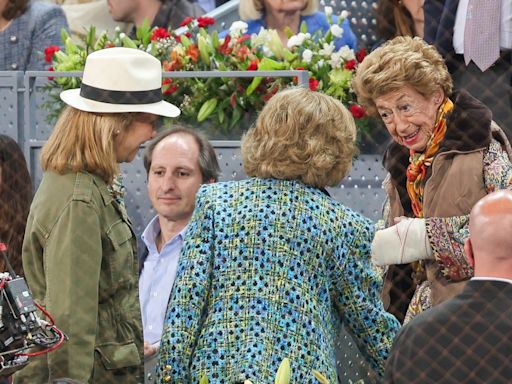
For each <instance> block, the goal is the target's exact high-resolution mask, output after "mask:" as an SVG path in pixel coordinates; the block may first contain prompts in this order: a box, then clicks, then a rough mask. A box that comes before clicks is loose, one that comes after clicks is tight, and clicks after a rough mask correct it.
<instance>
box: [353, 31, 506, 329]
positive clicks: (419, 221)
mask: <svg viewBox="0 0 512 384" xmlns="http://www.w3.org/2000/svg"><path fill="white" fill-rule="evenodd" d="M352 85H353V87H354V90H355V92H356V94H357V96H358V100H359V102H360V103H361V104H362V105H363V106H365V107H366V108H367V110H368V111H369V113H371V114H373V115H374V116H380V118H381V119H382V120H383V122H384V124H385V125H386V128H387V130H388V131H389V134H390V136H391V137H392V138H393V141H394V142H392V143H391V144H390V145H389V147H388V149H387V150H386V153H385V154H384V161H383V165H384V168H385V169H386V170H387V171H388V177H387V178H386V180H385V181H384V188H385V190H386V192H387V195H388V200H389V201H388V203H389V204H388V210H387V217H386V219H387V220H386V221H387V225H388V226H389V228H387V229H384V230H381V231H377V232H376V234H375V239H374V241H373V245H372V257H373V259H374V262H375V263H376V264H378V265H381V266H390V267H389V269H388V273H387V278H386V279H387V281H386V285H385V286H386V289H385V292H384V295H383V296H384V299H385V305H386V307H389V310H390V311H391V312H392V313H394V314H395V315H396V316H397V317H398V318H399V319H401V320H404V317H405V316H406V312H407V316H406V321H407V320H409V319H410V318H411V317H413V316H414V315H416V314H418V313H419V312H421V311H423V310H424V309H426V308H429V307H431V306H432V305H436V304H439V303H440V302H442V301H444V300H446V299H448V298H451V297H453V296H454V295H456V294H457V293H459V292H460V291H461V290H462V289H463V287H464V283H465V281H466V280H468V279H469V278H470V277H471V276H472V275H473V270H472V268H471V266H470V265H469V264H468V262H467V260H466V257H465V256H464V248H463V243H464V239H466V238H467V237H468V218H469V216H468V215H469V211H470V209H471V207H472V206H473V205H474V204H475V203H476V202H477V201H478V200H479V199H480V198H482V197H483V196H485V195H486V194H488V193H490V192H493V191H495V190H498V189H505V188H510V186H511V183H512V164H511V162H510V157H509V156H510V154H511V153H512V151H511V148H510V143H509V142H508V140H507V138H506V136H505V134H504V133H503V131H502V130H501V128H500V127H499V126H498V125H497V124H496V123H495V122H494V121H493V120H492V113H491V111H490V110H489V108H487V107H486V106H485V105H483V104H482V103H481V102H480V101H478V100H477V99H475V98H474V97H473V96H471V95H470V94H469V93H468V92H466V91H464V90H461V91H460V92H453V91H452V79H451V77H450V74H449V73H448V69H447V68H446V65H445V62H444V60H443V58H442V57H441V55H440V54H439V53H438V52H437V50H436V49H435V47H433V46H432V45H429V44H427V43H426V42H425V41H423V40H422V39H421V38H419V37H414V38H412V37H409V36H399V37H396V38H394V39H393V40H390V41H388V42H387V43H385V44H384V45H382V46H381V47H379V48H377V49H376V50H374V51H373V52H371V53H370V54H369V55H368V56H366V58H365V59H364V61H363V62H362V63H361V64H360V65H359V66H358V69H357V72H356V74H355V77H354V79H353V83H352ZM413 292H414V296H413ZM411 296H413V297H412V298H411Z"/></svg>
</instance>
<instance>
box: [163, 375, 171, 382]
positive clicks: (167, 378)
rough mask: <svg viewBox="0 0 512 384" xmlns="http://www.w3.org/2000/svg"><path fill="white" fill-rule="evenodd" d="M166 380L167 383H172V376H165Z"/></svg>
mask: <svg viewBox="0 0 512 384" xmlns="http://www.w3.org/2000/svg"><path fill="white" fill-rule="evenodd" d="M164 381H165V382H166V383H170V382H171V376H169V375H166V376H164Z"/></svg>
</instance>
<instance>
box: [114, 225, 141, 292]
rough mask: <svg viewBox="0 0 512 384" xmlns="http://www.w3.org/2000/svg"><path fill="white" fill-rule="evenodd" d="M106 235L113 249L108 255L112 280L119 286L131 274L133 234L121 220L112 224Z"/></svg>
mask: <svg viewBox="0 0 512 384" xmlns="http://www.w3.org/2000/svg"><path fill="white" fill-rule="evenodd" d="M107 236H108V238H109V239H110V242H111V244H112V249H113V251H112V254H111V255H109V257H108V259H109V263H110V271H111V277H112V282H113V283H114V284H117V286H119V285H122V284H123V283H124V282H125V281H126V280H127V279H130V278H131V276H132V272H131V271H132V266H133V263H134V258H135V256H134V250H133V247H132V245H133V244H132V239H133V237H134V236H133V233H132V231H131V229H130V227H129V226H128V224H126V223H125V222H124V221H122V220H119V221H117V222H115V223H114V224H112V226H111V227H110V228H109V229H108V231H107ZM128 271H130V272H128Z"/></svg>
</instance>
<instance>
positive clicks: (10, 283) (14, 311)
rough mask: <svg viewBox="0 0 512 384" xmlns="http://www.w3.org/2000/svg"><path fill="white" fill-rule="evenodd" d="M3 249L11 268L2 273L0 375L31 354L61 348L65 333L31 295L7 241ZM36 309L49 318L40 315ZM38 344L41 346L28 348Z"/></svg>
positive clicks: (25, 361)
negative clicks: (10, 255)
mask: <svg viewBox="0 0 512 384" xmlns="http://www.w3.org/2000/svg"><path fill="white" fill-rule="evenodd" d="M0 252H1V253H2V255H3V257H4V260H5V263H6V265H7V268H8V269H9V271H10V273H9V272H3V273H0V375H1V376H8V375H10V374H12V373H13V372H15V371H17V370H19V369H21V368H23V367H24V366H25V365H27V364H28V363H29V357H30V356H37V355H41V354H44V353H48V352H50V351H53V350H54V349H56V348H58V347H59V346H60V345H61V344H62V342H63V341H64V339H65V338H66V336H65V335H64V333H62V331H61V330H59V329H58V328H57V327H56V326H55V325H54V324H53V319H52V318H51V316H50V315H49V314H48V313H47V312H46V311H45V310H44V308H42V307H41V306H39V305H38V304H37V303H36V302H35V301H34V300H33V299H32V294H31V293H30V290H29V288H28V286H27V283H26V282H25V279H24V278H23V277H19V276H16V274H15V273H14V270H13V269H12V267H11V265H10V263H9V259H8V257H7V254H6V252H7V246H6V245H5V244H4V243H0ZM13 276H14V277H13ZM37 309H40V310H41V311H42V312H43V313H44V314H45V315H46V317H47V318H48V319H49V321H45V320H42V319H40V318H39V316H38V315H37V313H36V311H37ZM35 347H40V348H42V350H37V351H31V352H28V350H29V349H33V348H35Z"/></svg>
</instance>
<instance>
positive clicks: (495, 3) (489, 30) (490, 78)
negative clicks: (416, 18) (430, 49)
mask: <svg viewBox="0 0 512 384" xmlns="http://www.w3.org/2000/svg"><path fill="white" fill-rule="evenodd" d="M477 3H481V4H482V5H486V6H487V7H488V10H494V12H495V14H494V19H493V18H492V17H491V16H490V15H489V14H485V15H480V16H479V12H478V13H477V9H476V8H474V7H475V5H478V4H477ZM479 8H480V7H479ZM423 9H424V12H425V35H424V38H425V40H426V41H427V42H428V43H430V44H432V45H434V46H435V47H436V48H437V50H438V51H439V52H440V53H441V55H442V56H443V57H444V58H445V60H446V63H447V65H448V70H449V71H450V74H451V75H452V78H453V81H454V85H455V88H464V89H467V90H468V91H469V92H471V94H472V95H473V96H475V97H476V98H477V99H479V100H481V101H482V103H484V104H485V105H487V106H489V108H490V109H491V111H492V113H493V119H494V120H495V121H496V122H497V123H498V124H499V125H500V126H501V127H502V128H503V130H504V131H505V133H506V134H507V136H508V137H509V138H510V137H512V1H510V0H486V1H482V0H471V1H470V0H445V1H434V0H425V4H424V7H423ZM471 16H473V17H471ZM475 22H476V24H475ZM471 25H473V26H472V27H471ZM472 31H474V32H472ZM475 34H477V35H478V36H481V38H480V37H479V38H478V39H475V38H472V37H470V36H471V35H475ZM475 40H476V42H475ZM478 40H479V41H480V42H478ZM472 41H473V42H475V44H477V45H478V44H480V45H479V46H480V48H483V49H484V50H487V49H489V48H490V47H491V46H494V48H495V50H494V52H495V57H494V58H493V59H490V58H491V55H488V54H485V55H484V56H483V57H484V59H485V61H487V64H485V65H482V64H480V66H479V65H477V64H475V61H474V60H473V59H472V57H470V56H468V57H467V58H466V57H465V52H466V49H467V48H468V46H467V44H468V43H471V42H472ZM473 50H475V49H474V48H473ZM491 51H492V49H491ZM484 52H485V51H484ZM468 53H469V52H468ZM488 59H489V61H488ZM489 63H491V64H489ZM490 84H492V86H489V85H490Z"/></svg>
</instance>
